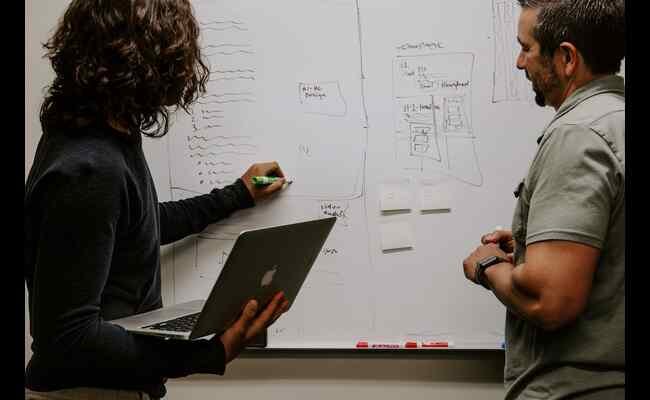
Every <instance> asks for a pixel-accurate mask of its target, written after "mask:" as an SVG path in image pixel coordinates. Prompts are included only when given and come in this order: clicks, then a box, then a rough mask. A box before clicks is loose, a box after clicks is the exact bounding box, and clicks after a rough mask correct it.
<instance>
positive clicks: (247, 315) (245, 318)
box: [233, 300, 258, 335]
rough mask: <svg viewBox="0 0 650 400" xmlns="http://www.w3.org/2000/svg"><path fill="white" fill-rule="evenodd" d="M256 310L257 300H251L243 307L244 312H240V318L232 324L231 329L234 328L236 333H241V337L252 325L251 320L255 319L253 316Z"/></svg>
mask: <svg viewBox="0 0 650 400" xmlns="http://www.w3.org/2000/svg"><path fill="white" fill-rule="evenodd" d="M257 309H258V304H257V300H251V301H249V302H248V303H246V306H244V310H243V311H242V313H241V316H240V317H239V319H238V320H237V321H236V322H235V323H234V324H233V328H235V330H236V331H237V332H241V333H242V335H244V334H245V332H246V330H248V328H249V327H250V325H251V324H252V323H253V320H254V319H255V315H256V314H257Z"/></svg>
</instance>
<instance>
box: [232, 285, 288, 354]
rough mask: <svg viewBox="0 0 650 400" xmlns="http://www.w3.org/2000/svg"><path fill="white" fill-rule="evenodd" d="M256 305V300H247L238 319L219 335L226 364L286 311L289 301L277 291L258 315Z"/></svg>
mask: <svg viewBox="0 0 650 400" xmlns="http://www.w3.org/2000/svg"><path fill="white" fill-rule="evenodd" d="M257 307H258V305H257V301H255V300H251V301H249V302H248V303H247V304H246V306H245V307H244V310H243V311H242V313H241V316H240V317H239V319H238V320H237V321H235V323H234V324H232V326H231V327H230V328H228V329H227V330H226V331H225V332H224V333H223V334H222V335H221V343H223V348H224V349H225V351H226V364H227V363H229V362H230V361H232V360H233V359H234V358H235V357H237V356H238V355H239V353H240V352H241V351H242V349H243V348H244V347H245V346H246V344H247V343H248V342H250V341H251V340H252V339H253V338H254V337H256V336H257V335H259V334H260V333H261V332H262V331H263V330H264V329H266V328H267V327H268V326H270V325H271V324H272V323H273V322H275V320H277V319H278V318H279V317H280V315H282V314H283V313H284V312H286V311H287V310H288V309H289V301H288V300H286V299H285V298H284V293H282V292H279V293H277V294H276V295H275V296H274V297H273V299H272V300H271V302H270V303H269V305H268V306H266V308H265V309H264V310H263V311H262V312H261V313H260V314H259V315H258V314H257ZM256 315H257V317H256Z"/></svg>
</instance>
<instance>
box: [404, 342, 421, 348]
mask: <svg viewBox="0 0 650 400" xmlns="http://www.w3.org/2000/svg"><path fill="white" fill-rule="evenodd" d="M404 347H405V348H407V349H417V348H418V344H417V342H406V343H405V344H404Z"/></svg>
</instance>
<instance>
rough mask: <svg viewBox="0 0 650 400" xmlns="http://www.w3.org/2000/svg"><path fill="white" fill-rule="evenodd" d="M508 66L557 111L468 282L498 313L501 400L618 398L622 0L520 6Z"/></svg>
mask: <svg viewBox="0 0 650 400" xmlns="http://www.w3.org/2000/svg"><path fill="white" fill-rule="evenodd" d="M519 3H520V5H521V6H522V11H521V15H520V18H519V27H518V34H517V38H518V41H519V43H520V45H521V52H520V54H519V56H518V59H517V68H519V69H523V70H524V71H525V72H526V76H527V77H528V79H529V80H530V81H531V82H532V86H533V90H534V91H535V94H536V96H535V100H536V102H537V104H539V105H540V106H546V105H548V106H551V107H553V108H554V109H555V110H556V111H557V113H556V115H555V117H554V118H553V120H552V121H551V122H550V123H549V124H548V126H547V127H546V128H545V129H544V131H543V132H542V134H541V135H540V136H539V138H538V139H537V142H538V144H539V146H538V149H537V153H536V154H535V157H534V159H533V161H532V163H531V165H530V168H529V170H528V174H527V175H526V176H525V178H524V180H523V181H522V182H521V183H520V184H519V185H518V186H517V189H516V190H515V196H516V197H517V206H516V209H515V212H514V217H513V221H512V230H511V231H508V230H498V231H495V232H492V233H489V234H486V235H484V236H483V237H481V243H482V245H481V246H480V247H478V248H476V250H474V251H473V252H472V253H471V254H470V255H469V256H468V257H467V258H466V259H465V260H464V261H463V268H464V273H465V276H466V277H467V279H469V280H471V281H472V282H474V283H477V284H480V285H482V286H484V287H485V288H487V289H488V290H491V291H492V292H493V293H494V294H495V296H496V297H497V298H498V299H499V300H500V301H501V302H502V303H503V304H504V305H505V306H506V307H507V316H506V365H505V371H504V375H505V376H504V380H505V385H506V388H507V394H506V399H568V398H570V399H578V398H579V399H590V400H591V399H621V398H623V397H624V395H625V337H624V336H625V90H624V82H623V79H622V78H621V77H619V76H616V75H615V74H616V73H617V72H618V71H619V70H620V64H621V60H622V59H623V58H624V56H625V16H624V14H625V3H624V0H519Z"/></svg>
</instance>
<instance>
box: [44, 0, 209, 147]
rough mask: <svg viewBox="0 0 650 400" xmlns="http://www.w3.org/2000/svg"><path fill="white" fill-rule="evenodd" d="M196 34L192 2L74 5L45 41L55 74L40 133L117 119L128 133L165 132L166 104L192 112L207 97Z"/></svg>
mask: <svg viewBox="0 0 650 400" xmlns="http://www.w3.org/2000/svg"><path fill="white" fill-rule="evenodd" d="M198 37H199V27H198V24H197V22H196V20H195V18H194V15H193V11H192V7H191V5H190V3H189V0H73V1H72V3H71V4H70V6H69V7H68V9H67V10H66V12H65V14H64V15H63V17H62V19H61V20H60V21H59V24H58V26H57V29H56V31H55V33H54V35H53V36H52V37H51V38H50V39H49V40H48V41H47V42H46V43H44V44H43V46H44V48H45V49H47V53H46V55H45V57H47V58H49V60H50V62H51V63H52V67H53V69H54V72H55V74H56V77H55V78H54V81H53V83H52V85H51V86H50V87H49V88H48V91H47V93H46V96H45V100H44V102H43V104H42V106H41V111H40V119H41V125H42V126H43V130H44V131H47V128H48V127H67V128H70V127H78V126H80V125H85V124H87V123H89V122H109V121H118V122H119V123H120V124H121V125H123V126H124V127H125V128H127V129H128V132H129V134H132V133H136V132H137V133H141V134H144V135H147V136H163V135H165V134H166V133H167V131H168V128H169V110H168V108H167V107H168V106H176V107H178V106H180V107H181V108H183V109H184V110H185V111H186V112H189V109H188V107H189V105H190V104H192V103H193V102H194V101H195V100H196V99H197V98H198V96H199V95H200V94H203V93H205V90H206V88H205V85H206V82H207V80H208V75H209V69H208V67H207V66H206V65H205V63H204V61H203V60H202V59H201V52H200V48H199V44H198ZM82 121H85V123H84V122H82Z"/></svg>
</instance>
